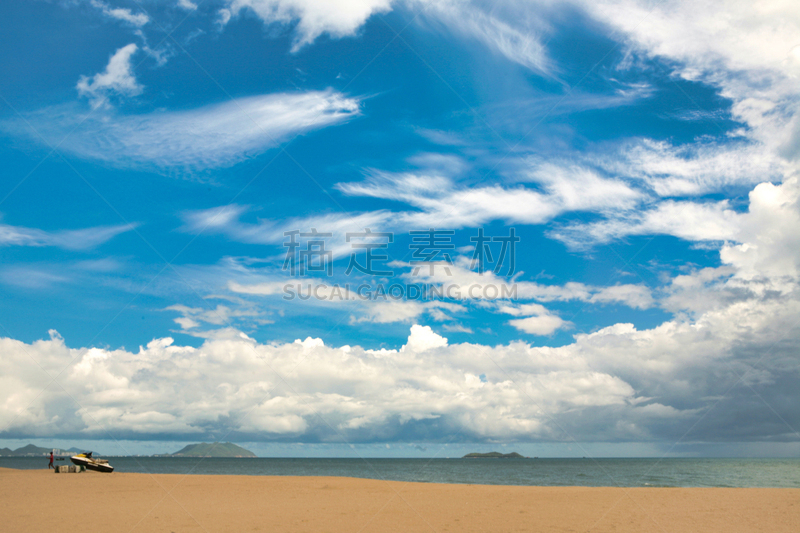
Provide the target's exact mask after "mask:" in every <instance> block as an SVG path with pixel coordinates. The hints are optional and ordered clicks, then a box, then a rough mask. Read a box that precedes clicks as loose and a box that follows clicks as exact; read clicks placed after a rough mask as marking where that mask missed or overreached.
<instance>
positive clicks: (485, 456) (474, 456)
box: [462, 452, 527, 459]
mask: <svg viewBox="0 0 800 533" xmlns="http://www.w3.org/2000/svg"><path fill="white" fill-rule="evenodd" d="M462 459H527V457H525V456H524V455H520V454H518V453H517V452H511V453H500V452H489V453H468V454H467V455H465V456H464V457H462Z"/></svg>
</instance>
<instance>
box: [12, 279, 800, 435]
mask: <svg viewBox="0 0 800 533" xmlns="http://www.w3.org/2000/svg"><path fill="white" fill-rule="evenodd" d="M797 295H798V293H797V292H796V291H795V293H793V295H792V297H791V298H789V299H785V300H783V301H778V300H776V299H774V298H771V297H769V296H768V295H762V296H754V297H752V298H751V299H750V300H749V305H747V306H743V305H741V304H739V303H735V304H724V305H720V306H719V307H717V308H715V309H713V310H709V311H707V312H705V313H703V314H702V315H701V316H700V317H699V318H698V319H697V320H695V321H686V320H682V319H675V320H671V321H668V322H665V323H663V324H661V325H660V326H657V327H655V328H652V329H645V330H638V329H636V328H635V327H633V326H632V325H630V324H617V325H614V326H611V327H608V328H605V329H602V330H600V331H597V332H595V333H590V334H580V335H577V336H576V338H575V342H573V343H571V344H567V345H565V346H561V347H558V348H551V347H535V346H531V345H529V344H526V343H524V342H519V341H517V342H512V343H510V344H508V345H498V346H494V347H492V346H483V345H478V344H450V343H448V341H447V339H446V338H444V337H442V336H441V335H438V334H437V333H436V332H435V331H434V330H433V329H432V328H430V327H425V326H420V325H415V326H413V327H412V328H411V331H410V335H409V338H408V341H407V342H406V343H405V345H404V346H403V347H402V348H401V349H400V350H387V349H381V350H370V349H364V348H361V347H359V346H343V347H340V348H336V347H329V346H326V345H325V344H324V343H323V341H322V340H321V339H311V338H309V339H306V340H304V341H300V340H297V341H295V342H294V343H268V344H260V343H257V342H255V341H254V340H252V339H250V338H249V337H247V336H246V335H244V334H242V333H239V332H236V331H235V330H229V331H227V333H226V334H225V335H216V336H212V337H210V338H208V339H207V340H206V341H205V342H204V343H203V344H202V345H201V346H200V347H199V348H193V347H184V346H176V345H174V342H173V340H172V339H169V338H166V339H157V340H154V341H152V342H151V343H149V344H148V345H147V346H146V347H140V349H139V350H138V351H127V350H124V349H118V350H112V349H101V348H78V349H75V348H68V347H67V346H66V344H65V342H64V340H62V339H61V338H60V337H58V336H57V334H55V333H53V336H52V338H51V339H49V340H42V341H37V342H34V343H30V344H26V343H22V342H20V341H16V340H13V339H7V338H6V339H0V349H2V351H3V353H4V354H5V355H4V357H3V358H2V360H0V365H1V366H2V372H1V373H0V375H2V378H0V379H1V380H2V383H3V387H2V388H0V390H2V393H0V394H2V396H1V397H0V400H2V401H0V423H2V424H3V425H4V426H7V427H8V429H7V430H5V432H4V433H3V436H4V437H7V438H17V437H22V436H25V437H33V436H37V435H45V434H46V435H48V436H53V435H57V436H62V437H77V436H81V437H92V436H102V435H104V434H105V431H109V432H110V433H111V434H113V435H114V436H115V437H116V438H158V439H172V438H176V437H180V438H185V439H193V438H209V437H211V436H214V435H216V436H219V435H221V434H228V432H230V435H231V438H246V439H248V440H286V439H288V440H292V441H294V442H297V441H305V442H320V441H322V442H328V441H341V439H342V438H345V439H347V440H348V441H350V442H374V441H392V440H396V441H408V440H412V441H413V440H423V439H424V440H439V439H445V438H451V437H452V436H453V435H457V436H458V438H459V439H460V440H471V441H483V440H487V441H494V440H497V439H502V440H509V441H515V440H555V441H559V440H561V441H564V440H567V441H568V440H571V439H572V438H575V439H578V440H587V439H591V440H595V441H597V440H610V441H625V440H636V441H642V440H651V439H677V438H680V437H682V436H683V435H684V433H685V432H686V430H687V429H689V428H690V427H692V425H693V424H694V422H695V421H697V419H698V418H699V416H701V414H702V413H703V412H705V411H706V410H707V409H709V408H711V407H712V406H713V407H714V409H713V411H712V412H711V414H709V415H708V416H706V417H705V418H704V419H703V420H702V421H701V423H700V424H698V425H697V426H696V427H695V428H693V429H692V433H691V435H690V437H689V438H690V439H691V440H692V441H702V440H723V441H724V440H778V441H780V440H785V439H787V438H793V437H792V431H791V430H790V429H789V428H788V427H787V426H786V425H785V424H783V423H779V422H780V420H779V419H778V418H777V417H775V416H774V414H773V413H772V412H771V411H770V409H769V407H767V406H766V405H764V403H763V402H762V400H761V399H759V398H758V397H757V396H755V395H753V393H752V390H756V391H757V392H758V394H759V395H760V396H761V398H763V401H766V402H768V403H769V405H770V406H772V407H773V408H774V409H775V410H776V411H777V412H778V413H779V414H780V416H781V417H783V418H784V419H785V420H786V421H787V422H788V423H789V424H797V422H798V420H797V416H798V415H797V412H796V410H793V409H792V408H791V406H793V405H795V404H796V403H797V400H798V398H797V388H796V387H795V386H794V382H795V381H796V379H797V378H798V377H800V376H798V372H799V371H800V367H799V366H798V362H797V359H796V357H794V355H793V354H794V353H795V352H796V350H797V348H798V338H797V336H796V335H788V336H787V331H788V330H787V328H788V327H789V325H790V324H791V323H793V322H795V321H796V316H797V313H798V312H799V311H800V303H799V302H800V300H798V298H797ZM532 311H533V312H539V311H542V309H527V308H520V309H518V310H516V311H512V314H513V313H523V314H530V313H531V312H532ZM541 316H547V315H541ZM775 339H781V343H780V344H778V345H776V344H775ZM31 358H33V359H35V360H36V361H37V362H38V364H39V365H41V368H43V369H44V370H46V372H47V373H49V374H50V375H55V374H57V373H58V372H59V371H61V369H62V368H64V366H65V365H67V363H68V362H69V361H70V360H72V359H73V358H75V360H76V361H75V364H73V365H72V366H69V367H67V368H66V370H65V373H64V374H63V379H61V380H60V383H61V384H62V385H63V386H64V388H65V389H66V391H67V392H68V393H69V395H70V396H72V398H74V399H75V402H73V401H72V400H71V399H70V397H69V396H67V395H66V394H65V393H63V392H61V391H60V389H56V388H52V387H50V388H47V389H46V390H45V391H44V392H43V393H42V394H41V395H38V396H37V393H38V392H39V391H40V390H41V389H42V387H44V386H45V385H46V384H47V383H48V382H49V376H48V375H47V374H46V373H45V372H43V371H42V370H41V369H40V367H39V366H38V365H37V364H34V363H33V361H32V360H31ZM750 387H752V390H751V389H750ZM720 398H721V399H722V400H720ZM772 418H774V419H775V420H773V419H772ZM331 428H334V429H331Z"/></svg>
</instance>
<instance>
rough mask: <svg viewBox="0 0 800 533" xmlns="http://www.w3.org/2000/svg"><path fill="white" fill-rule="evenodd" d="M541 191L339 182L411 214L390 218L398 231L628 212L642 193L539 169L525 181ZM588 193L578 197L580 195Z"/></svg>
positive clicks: (399, 179) (393, 180) (430, 179)
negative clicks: (398, 203) (406, 207)
mask: <svg viewBox="0 0 800 533" xmlns="http://www.w3.org/2000/svg"><path fill="white" fill-rule="evenodd" d="M525 179H526V181H536V182H538V183H539V184H540V186H541V190H536V189H533V188H528V187H524V186H521V185H518V186H515V187H502V186H499V185H487V186H482V187H471V188H468V187H463V186H459V185H457V184H456V183H454V182H453V181H451V180H450V179H449V178H445V177H442V176H435V175H433V176H431V175H425V174H415V173H404V174H390V173H386V172H377V171H376V172H373V173H372V175H371V176H370V177H369V178H368V179H367V180H365V181H362V182H351V183H339V184H338V185H337V186H336V187H337V188H338V189H339V190H341V191H342V192H343V193H345V194H347V195H349V196H367V197H373V198H382V199H387V200H394V201H402V202H405V203H407V204H409V205H411V206H412V207H415V208H417V209H418V210H417V211H405V212H401V213H395V214H394V215H393V216H392V218H393V220H395V221H396V222H395V224H396V225H397V226H398V227H403V228H424V227H437V226H446V227H448V228H462V227H476V226H481V225H483V224H486V223H488V222H490V221H493V220H503V221H505V222H507V223H523V224H543V223H545V222H548V221H550V220H552V219H553V218H555V217H556V216H558V215H560V214H563V213H566V212H569V211H600V212H605V211H613V210H618V209H630V208H632V207H634V206H636V204H637V203H638V201H639V200H640V199H641V198H642V194H641V193H640V192H637V191H636V190H634V189H632V188H631V187H629V186H628V185H626V184H625V183H624V182H622V181H619V180H614V179H606V178H603V177H601V176H598V175H597V174H596V173H593V172H592V171H590V170H587V169H581V168H577V167H574V168H559V167H556V166H554V165H546V164H543V165H540V166H539V167H538V168H534V169H532V170H531V171H530V173H529V174H528V175H527V176H525ZM586 190H589V191H591V193H592V194H581V191H586Z"/></svg>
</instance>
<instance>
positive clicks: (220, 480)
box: [0, 468, 800, 533]
mask: <svg viewBox="0 0 800 533" xmlns="http://www.w3.org/2000/svg"><path fill="white" fill-rule="evenodd" d="M0 523H1V524H2V527H0V530H2V531H60V532H73V531H74V532H84V531H89V532H94V531H98V532H99V531H109V532H111V531H113V532H119V531H122V532H126V531H137V532H139V531H148V532H149V531H159V532H176V533H178V532H184V531H207V532H212V531H213V532H216V531H230V532H234V531H235V532H246V531H265V532H266V531H269V532H287V533H288V532H292V533H301V532H306V531H307V532H330V533H338V532H348V533H358V532H364V533H368V532H385V531H398V532H416V531H428V532H430V531H437V532H448V531H449V532H456V531H475V532H478V531H491V532H511V531H515V532H517V531H536V532H539V531H554V532H555V531H565V532H566V531H596V532H611V531H613V532H623V531H630V532H643V531H653V532H681V533H683V532H687V531H698V532H712V531H720V532H725V533H734V532H751V531H769V532H782V531H786V532H792V533H795V532H797V531H800V489H727V488H710V489H707V488H630V489H620V488H598V487H519V486H495V485H447V484H434V483H404V482H399V481H391V482H385V481H376V480H369V479H354V478H339V477H284V476H200V475H192V476H182V475H174V474H156V475H147V474H126V473H113V474H100V473H95V472H85V473H81V474H54V473H53V472H52V471H45V470H12V469H4V468H0Z"/></svg>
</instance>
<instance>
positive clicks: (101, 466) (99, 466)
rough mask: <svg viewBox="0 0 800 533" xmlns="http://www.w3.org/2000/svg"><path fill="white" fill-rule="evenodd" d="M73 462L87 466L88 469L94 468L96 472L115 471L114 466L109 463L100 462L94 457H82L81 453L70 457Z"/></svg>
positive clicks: (108, 472)
mask: <svg viewBox="0 0 800 533" xmlns="http://www.w3.org/2000/svg"><path fill="white" fill-rule="evenodd" d="M69 460H70V461H72V463H73V464H76V465H78V466H85V467H86V469H87V470H94V471H95V472H104V473H107V474H110V473H111V472H113V471H114V467H113V466H111V465H110V464H108V463H100V462H97V461H95V460H94V459H90V458H88V457H82V456H80V455H75V456H73V457H70V458H69Z"/></svg>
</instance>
